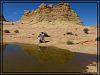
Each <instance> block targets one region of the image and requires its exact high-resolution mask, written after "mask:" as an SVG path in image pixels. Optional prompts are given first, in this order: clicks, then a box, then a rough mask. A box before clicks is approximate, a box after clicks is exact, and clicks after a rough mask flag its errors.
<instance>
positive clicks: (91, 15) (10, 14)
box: [3, 3, 97, 25]
mask: <svg viewBox="0 0 100 75" xmlns="http://www.w3.org/2000/svg"><path fill="white" fill-rule="evenodd" d="M39 5H40V3H3V15H4V17H5V18H6V19H7V20H9V21H18V20H19V19H20V18H21V16H22V15H23V13H24V10H33V9H34V10H35V9H37V8H38V6H39ZM70 6H71V8H72V9H73V10H74V11H75V12H76V13H77V14H78V15H79V16H80V18H81V20H82V21H83V23H84V24H85V25H97V4H96V3H70Z"/></svg>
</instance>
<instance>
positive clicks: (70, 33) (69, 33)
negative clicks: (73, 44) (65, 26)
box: [66, 32, 74, 35]
mask: <svg viewBox="0 0 100 75" xmlns="http://www.w3.org/2000/svg"><path fill="white" fill-rule="evenodd" d="M66 34H68V35H74V34H73V33H72V32H67V33H66Z"/></svg>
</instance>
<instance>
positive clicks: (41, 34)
mask: <svg viewBox="0 0 100 75" xmlns="http://www.w3.org/2000/svg"><path fill="white" fill-rule="evenodd" d="M44 37H45V34H44V32H41V33H40V34H39V36H38V40H39V43H45V40H44Z"/></svg>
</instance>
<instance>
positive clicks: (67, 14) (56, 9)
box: [21, 3, 82, 25]
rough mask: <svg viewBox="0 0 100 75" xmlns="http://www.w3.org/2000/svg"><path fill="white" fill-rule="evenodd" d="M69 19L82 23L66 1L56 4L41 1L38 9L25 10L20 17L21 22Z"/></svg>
mask: <svg viewBox="0 0 100 75" xmlns="http://www.w3.org/2000/svg"><path fill="white" fill-rule="evenodd" d="M55 20H56V21H71V22H74V23H76V24H80V25H82V22H81V20H80V17H79V16H78V15H77V14H76V13H75V12H74V10H73V9H72V8H71V7H70V5H69V4H68V3H59V4H57V5H52V4H48V5H46V4H44V3H42V4H41V5H40V6H39V8H38V9H36V10H33V11H28V10H27V11H25V13H24V15H23V16H22V17H21V22H22V23H30V22H34V23H36V22H41V21H48V22H54V21H55Z"/></svg>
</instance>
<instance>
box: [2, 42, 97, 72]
mask: <svg viewBox="0 0 100 75" xmlns="http://www.w3.org/2000/svg"><path fill="white" fill-rule="evenodd" d="M80 57H81V58H80ZM93 61H96V56H95V55H88V54H82V53H73V52H70V51H68V50H64V49H59V48H56V47H45V46H37V45H28V44H17V45H16V44H9V45H7V47H6V48H5V50H4V52H3V71H4V72H84V71H86V66H87V65H89V64H90V63H92V62H93Z"/></svg>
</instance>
